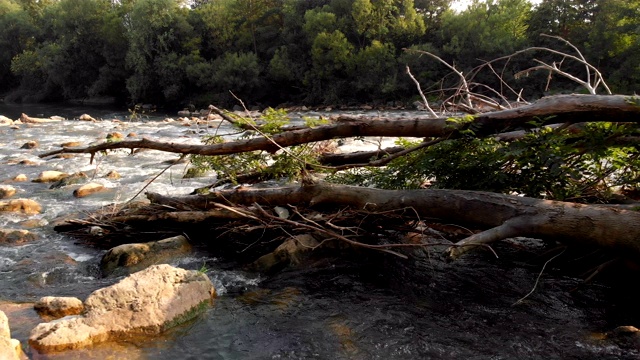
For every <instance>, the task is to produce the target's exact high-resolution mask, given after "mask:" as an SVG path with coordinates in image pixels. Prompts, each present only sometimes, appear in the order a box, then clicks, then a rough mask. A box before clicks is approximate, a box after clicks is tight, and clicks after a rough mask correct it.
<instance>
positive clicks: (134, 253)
mask: <svg viewBox="0 0 640 360" xmlns="http://www.w3.org/2000/svg"><path fill="white" fill-rule="evenodd" d="M190 251H191V245H190V244H189V242H188V241H187V238H185V237H184V236H182V235H178V236H174V237H170V238H167V239H164V240H160V241H152V242H148V243H136V244H124V245H120V246H116V247H114V248H112V249H110V250H109V251H107V253H106V254H104V256H103V257H102V260H101V261H100V268H101V269H102V273H103V274H104V275H105V276H108V275H123V274H130V273H132V272H135V271H138V270H141V269H144V268H146V267H148V266H150V265H153V264H159V263H163V262H167V261H169V260H171V259H172V258H174V257H176V256H180V255H184V254H187V253H189V252H190Z"/></svg>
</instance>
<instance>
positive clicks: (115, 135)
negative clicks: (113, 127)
mask: <svg viewBox="0 0 640 360" xmlns="http://www.w3.org/2000/svg"><path fill="white" fill-rule="evenodd" d="M122 139H124V135H122V133H119V132H117V131H114V132H112V133H109V134H107V141H118V140H122Z"/></svg>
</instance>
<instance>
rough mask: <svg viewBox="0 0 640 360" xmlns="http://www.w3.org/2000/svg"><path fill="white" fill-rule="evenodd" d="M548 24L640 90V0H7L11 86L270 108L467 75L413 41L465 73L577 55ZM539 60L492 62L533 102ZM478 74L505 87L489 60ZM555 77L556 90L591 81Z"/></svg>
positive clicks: (7, 86) (23, 98)
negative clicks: (461, 4) (457, 3)
mask: <svg viewBox="0 0 640 360" xmlns="http://www.w3.org/2000/svg"><path fill="white" fill-rule="evenodd" d="M540 34H548V35H555V36H561V37H562V38H564V39H566V40H568V41H570V42H571V43H573V44H574V45H576V46H577V47H578V48H579V49H581V51H582V53H583V54H584V56H585V58H586V59H587V60H588V61H589V62H590V63H592V64H593V65H594V66H596V67H597V68H598V69H599V70H600V71H601V72H602V73H603V74H604V76H605V78H606V79H607V81H608V84H609V86H610V87H611V90H612V91H613V92H614V93H633V92H634V91H637V89H638V88H639V85H640V62H639V61H638V59H640V0H598V1H595V0H543V1H541V2H540V3H539V4H536V5H533V4H532V3H531V2H529V1H526V0H495V1H494V0H489V1H477V0H476V1H472V2H471V4H470V6H469V7H468V8H467V9H466V10H464V11H454V10H453V9H452V1H450V0H196V1H183V0H0V49H1V51H0V84H2V88H1V89H0V97H4V100H5V101H6V102H41V101H65V100H83V99H88V98H96V97H103V98H111V99H114V100H115V102H116V103H119V104H135V103H151V104H156V105H158V106H163V107H176V108H177V107H185V106H188V105H193V106H197V107H203V106H206V105H208V104H217V105H221V106H229V105H231V104H234V103H236V100H235V99H234V97H233V96H234V95H235V96H237V97H239V98H241V99H243V100H245V101H246V102H247V103H248V104H253V105H262V106H276V105H279V104H282V103H289V104H306V105H321V104H334V105H357V104H363V103H369V104H373V105H382V106H397V105H398V104H408V103H411V102H413V101H414V100H417V99H419V97H418V92H417V90H416V86H415V84H414V83H413V81H412V80H411V78H410V77H409V76H408V75H407V74H406V66H407V65H408V66H409V67H410V69H411V72H412V73H413V75H414V76H415V77H416V78H417V79H418V80H419V81H420V83H421V86H422V89H423V91H424V92H425V94H426V95H427V96H428V97H429V98H431V99H435V98H437V97H438V95H439V89H443V88H447V87H449V86H454V85H456V84H457V82H458V80H459V79H458V78H457V77H456V76H452V75H451V70H450V69H448V68H447V67H445V66H442V64H440V63H438V62H437V61H435V60H433V59H432V58H429V57H426V56H421V54H420V53H417V52H411V51H406V49H419V50H424V51H428V52H431V53H433V54H436V55H437V56H439V57H441V58H442V59H444V60H445V61H447V62H448V63H449V64H454V65H455V66H456V68H457V69H459V70H461V71H463V72H464V73H465V74H472V73H473V71H474V68H476V67H477V66H479V65H482V64H483V63H484V62H485V61H488V60H491V59H495V58H498V57H500V56H504V55H508V54H511V53H513V52H515V51H518V50H521V49H524V48H528V47H534V46H535V47H551V48H555V49H559V50H561V51H565V52H571V50H570V49H569V48H568V47H567V46H566V44H563V43H561V42H558V41H557V40H556V39H554V38H549V37H541V36H540ZM553 57H555V58H553ZM534 58H535V59H540V60H543V61H548V62H549V63H551V62H553V61H558V60H560V59H559V58H558V56H557V55H554V54H551V53H549V52H535V51H531V52H525V53H523V54H521V55H519V56H517V57H514V58H510V59H508V60H504V61H502V62H499V63H494V64H493V68H494V69H496V71H497V72H498V73H499V74H500V75H501V77H502V78H503V80H505V81H506V82H507V83H509V84H511V85H512V86H513V87H514V88H515V89H517V90H520V89H522V95H523V97H525V98H527V99H535V98H537V97H540V96H543V95H547V94H553V93H554V90H552V89H551V88H548V80H549V79H548V76H549V75H550V74H548V72H547V73H543V74H539V73H538V74H537V75H538V76H529V77H524V78H522V77H518V76H516V74H518V72H520V71H521V70H524V69H527V68H530V67H531V66H532V65H534V64H535V63H534V62H533V59H534ZM558 65H559V66H561V67H562V69H563V70H565V71H567V72H568V73H572V74H575V75H577V76H579V77H580V74H582V73H583V72H584V71H585V70H584V66H583V65H582V64H579V63H569V62H566V63H562V64H560V63H558ZM484 69H486V67H484ZM474 76H475V77H474V80H475V82H476V83H482V84H485V85H487V86H490V87H493V88H495V89H499V88H500V86H501V82H500V80H499V78H498V76H496V74H495V73H493V72H491V71H486V70H485V71H481V72H478V73H477V74H475V75H474ZM553 81H554V87H553V89H562V90H563V91H566V92H578V93H579V92H584V90H583V89H582V88H578V87H577V86H578V85H577V84H575V83H571V82H569V80H565V79H563V78H560V77H557V76H556V78H554V80H553ZM230 91H232V92H233V94H232V93H230ZM474 91H476V92H482V91H483V90H482V88H477V89H475V90H474ZM556 91H557V90H556ZM555 93H557V92H555Z"/></svg>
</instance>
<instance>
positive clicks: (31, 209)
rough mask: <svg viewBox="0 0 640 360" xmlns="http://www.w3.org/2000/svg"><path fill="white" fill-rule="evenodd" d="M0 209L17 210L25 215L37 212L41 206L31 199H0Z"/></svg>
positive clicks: (40, 209)
mask: <svg viewBox="0 0 640 360" xmlns="http://www.w3.org/2000/svg"><path fill="white" fill-rule="evenodd" d="M0 211H8V212H17V213H23V214H27V215H35V214H39V213H40V211H42V206H40V204H38V203H37V202H36V201H34V200H31V199H15V200H8V201H0Z"/></svg>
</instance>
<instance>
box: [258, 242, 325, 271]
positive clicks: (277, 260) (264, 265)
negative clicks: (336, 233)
mask: <svg viewBox="0 0 640 360" xmlns="http://www.w3.org/2000/svg"><path fill="white" fill-rule="evenodd" d="M318 245H319V243H318V241H317V240H316V239H315V238H314V237H313V236H311V235H309V234H304V235H296V236H294V237H291V238H289V239H287V240H285V242H283V243H282V244H281V245H280V246H278V247H277V248H276V249H275V250H274V251H273V252H271V253H269V254H266V255H263V256H261V257H260V258H258V260H256V261H255V262H254V263H253V264H252V267H253V268H254V269H255V270H257V271H261V272H269V271H272V270H276V269H278V268H281V267H284V266H287V265H298V264H300V263H301V262H302V261H303V260H304V259H305V257H307V256H308V255H309V253H310V252H311V251H312V250H313V249H314V248H315V247H317V246H318Z"/></svg>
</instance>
